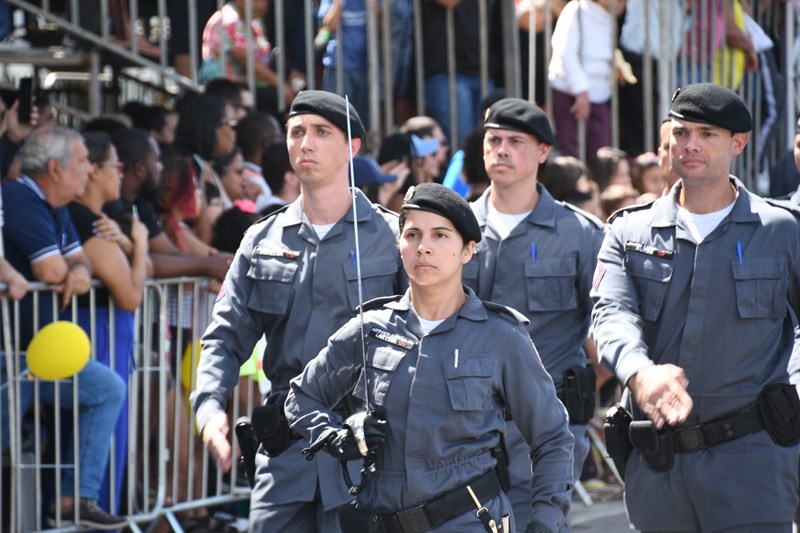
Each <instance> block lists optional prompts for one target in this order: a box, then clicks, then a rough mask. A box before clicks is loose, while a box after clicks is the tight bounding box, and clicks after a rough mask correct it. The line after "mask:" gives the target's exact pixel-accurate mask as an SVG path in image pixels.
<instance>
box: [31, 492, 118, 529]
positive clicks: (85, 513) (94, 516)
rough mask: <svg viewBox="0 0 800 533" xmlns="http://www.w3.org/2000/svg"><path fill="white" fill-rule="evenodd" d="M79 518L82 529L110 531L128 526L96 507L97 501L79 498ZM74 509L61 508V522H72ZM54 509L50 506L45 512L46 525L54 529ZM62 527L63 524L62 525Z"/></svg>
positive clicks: (53, 506)
mask: <svg viewBox="0 0 800 533" xmlns="http://www.w3.org/2000/svg"><path fill="white" fill-rule="evenodd" d="M78 510H79V511H80V517H79V518H78V523H79V524H80V525H82V526H84V527H88V528H91V529H100V530H103V531H112V530H114V529H122V528H123V527H125V526H127V525H128V519H127V518H124V517H121V516H114V515H113V514H109V513H107V512H105V511H104V510H102V509H100V508H99V507H98V506H97V500H91V499H89V498H81V499H80V504H79V507H78ZM74 511H75V510H74V508H68V507H63V508H62V509H61V522H62V523H63V522H74V521H75V512H74ZM55 515H56V508H55V505H51V506H50V509H49V510H48V511H47V525H48V526H50V527H56V519H55ZM62 525H63V524H62Z"/></svg>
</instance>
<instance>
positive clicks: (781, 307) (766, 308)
mask: <svg viewBox="0 0 800 533" xmlns="http://www.w3.org/2000/svg"><path fill="white" fill-rule="evenodd" d="M731 267H732V268H733V279H734V282H735V285H736V306H737V308H738V310H739V316H740V317H741V318H783V317H784V316H786V306H787V301H786V293H787V291H788V286H787V284H786V279H787V277H788V270H787V265H786V260H785V259H784V258H783V257H758V258H747V260H746V261H744V262H743V263H739V262H738V261H731Z"/></svg>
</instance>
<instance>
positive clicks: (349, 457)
mask: <svg viewBox="0 0 800 533" xmlns="http://www.w3.org/2000/svg"><path fill="white" fill-rule="evenodd" d="M385 438H386V419H385V418H383V416H381V415H380V414H378V413H375V412H370V413H358V414H355V415H353V416H351V417H350V418H348V419H347V421H346V422H345V424H344V427H342V428H341V429H337V430H335V431H334V432H333V433H331V436H330V437H328V439H326V442H325V449H326V450H327V452H328V453H329V454H331V455H332V456H333V457H335V458H336V459H339V460H340V461H353V460H355V459H360V458H362V457H366V455H367V452H368V451H370V452H374V451H375V450H376V449H378V447H379V446H380V445H381V444H383V441H384V439H385ZM359 440H360V441H361V442H360V443H359ZM359 444H361V446H360V447H359Z"/></svg>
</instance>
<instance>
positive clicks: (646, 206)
mask: <svg viewBox="0 0 800 533" xmlns="http://www.w3.org/2000/svg"><path fill="white" fill-rule="evenodd" d="M657 199H658V198H656V200H657ZM656 200H651V201H649V202H645V203H643V204H634V205H629V206H628V207H623V208H621V209H617V210H616V211H614V212H613V213H611V216H610V217H608V223H609V224H611V223H612V222H614V219H615V218H617V217H618V216H619V215H621V214H622V213H633V212H635V211H644V210H645V209H650V208H651V207H652V206H653V203H654V202H655V201H656Z"/></svg>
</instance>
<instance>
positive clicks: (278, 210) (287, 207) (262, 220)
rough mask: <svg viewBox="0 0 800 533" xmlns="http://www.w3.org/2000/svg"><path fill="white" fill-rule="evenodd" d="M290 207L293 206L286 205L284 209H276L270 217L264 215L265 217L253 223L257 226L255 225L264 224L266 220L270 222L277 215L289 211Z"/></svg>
mask: <svg viewBox="0 0 800 533" xmlns="http://www.w3.org/2000/svg"><path fill="white" fill-rule="evenodd" d="M290 205H292V204H286V205H284V206H283V207H281V208H280V209H276V210H275V211H273V212H272V213H270V214H269V215H264V216H263V217H261V218H259V219H258V220H256V221H255V222H253V225H255V224H258V223H259V222H264V221H265V220H268V219H270V218H272V217H274V216H277V215H279V214H281V213H283V212H284V211H286V210H287V209H289V206H290Z"/></svg>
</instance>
